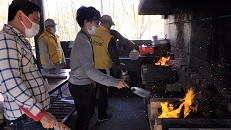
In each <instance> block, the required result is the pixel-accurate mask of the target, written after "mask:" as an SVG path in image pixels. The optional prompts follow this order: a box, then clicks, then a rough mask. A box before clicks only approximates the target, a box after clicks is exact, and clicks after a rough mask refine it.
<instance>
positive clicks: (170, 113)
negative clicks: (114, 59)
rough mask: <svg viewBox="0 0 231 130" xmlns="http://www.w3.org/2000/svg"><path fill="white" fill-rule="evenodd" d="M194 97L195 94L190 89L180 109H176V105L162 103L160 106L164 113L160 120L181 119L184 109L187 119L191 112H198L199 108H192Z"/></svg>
mask: <svg viewBox="0 0 231 130" xmlns="http://www.w3.org/2000/svg"><path fill="white" fill-rule="evenodd" d="M194 97H195V94H194V92H193V89H192V88H190V89H189V90H188V92H187V93H186V95H185V97H184V98H183V99H181V101H180V103H181V104H180V106H179V107H178V108H174V104H170V103H168V102H161V103H160V105H161V109H162V113H161V115H159V116H158V118H179V116H180V112H181V109H182V108H183V109H184V118H185V117H187V116H188V115H189V113H190V112H191V111H193V112H196V111H197V108H198V106H197V105H196V106H195V107H193V106H192V101H193V98H194Z"/></svg>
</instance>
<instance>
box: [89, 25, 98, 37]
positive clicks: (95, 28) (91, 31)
mask: <svg viewBox="0 0 231 130" xmlns="http://www.w3.org/2000/svg"><path fill="white" fill-rule="evenodd" d="M96 30H97V27H96V26H92V28H91V30H89V29H88V30H87V31H88V33H89V34H90V35H93V34H95V32H96Z"/></svg>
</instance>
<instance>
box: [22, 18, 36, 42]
mask: <svg viewBox="0 0 231 130" xmlns="http://www.w3.org/2000/svg"><path fill="white" fill-rule="evenodd" d="M26 18H27V19H28V20H29V21H30V22H31V23H32V26H31V28H27V27H26V25H25V24H24V23H23V22H22V21H21V23H22V25H23V26H24V27H25V36H26V37H27V38H31V37H34V36H36V35H37V34H38V32H39V29H40V27H39V24H37V23H34V22H32V21H31V20H30V19H29V18H28V17H27V16H26Z"/></svg>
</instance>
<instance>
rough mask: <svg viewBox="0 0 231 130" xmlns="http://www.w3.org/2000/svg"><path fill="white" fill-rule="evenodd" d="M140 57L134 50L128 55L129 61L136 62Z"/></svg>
mask: <svg viewBox="0 0 231 130" xmlns="http://www.w3.org/2000/svg"><path fill="white" fill-rule="evenodd" d="M139 57H140V53H139V52H138V51H137V50H136V49H135V48H134V49H133V50H131V52H130V53H129V58H130V59H131V60H137V59H139Z"/></svg>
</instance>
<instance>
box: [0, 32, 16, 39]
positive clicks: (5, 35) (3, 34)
mask: <svg viewBox="0 0 231 130" xmlns="http://www.w3.org/2000/svg"><path fill="white" fill-rule="evenodd" d="M15 39H16V38H15V35H12V34H9V33H7V32H5V31H4V30H1V31H0V40H1V41H2V40H13V41H15Z"/></svg>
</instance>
